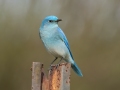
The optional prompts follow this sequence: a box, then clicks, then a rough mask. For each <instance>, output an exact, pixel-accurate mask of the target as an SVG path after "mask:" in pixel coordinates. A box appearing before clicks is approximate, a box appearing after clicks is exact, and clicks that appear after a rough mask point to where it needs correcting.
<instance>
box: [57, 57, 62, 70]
mask: <svg viewBox="0 0 120 90" xmlns="http://www.w3.org/2000/svg"><path fill="white" fill-rule="evenodd" d="M62 60H63V57H62V58H61V59H60V61H59V62H58V63H57V66H56V68H57V67H58V66H59V64H60V62H61V61H62Z"/></svg>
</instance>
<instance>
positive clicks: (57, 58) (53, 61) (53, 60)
mask: <svg viewBox="0 0 120 90" xmlns="http://www.w3.org/2000/svg"><path fill="white" fill-rule="evenodd" d="M57 59H58V57H56V58H55V59H54V60H53V61H52V62H51V64H50V68H49V70H51V65H52V64H53V63H54V62H55V61H56V60H57Z"/></svg>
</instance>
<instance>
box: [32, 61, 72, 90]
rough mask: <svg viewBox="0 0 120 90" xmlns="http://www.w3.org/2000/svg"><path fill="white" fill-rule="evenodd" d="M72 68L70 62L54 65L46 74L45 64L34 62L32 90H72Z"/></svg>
mask: <svg viewBox="0 0 120 90" xmlns="http://www.w3.org/2000/svg"><path fill="white" fill-rule="evenodd" d="M70 68H71V64H69V63H62V64H59V65H52V68H51V70H50V71H49V74H48V75H47V76H46V74H45V73H44V70H43V64H40V62H33V65H32V90H70Z"/></svg>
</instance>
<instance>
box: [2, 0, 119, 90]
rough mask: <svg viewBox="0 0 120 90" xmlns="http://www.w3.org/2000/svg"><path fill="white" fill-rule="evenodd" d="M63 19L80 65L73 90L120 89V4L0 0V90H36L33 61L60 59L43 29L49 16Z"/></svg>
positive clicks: (112, 0)
mask: <svg viewBox="0 0 120 90" xmlns="http://www.w3.org/2000/svg"><path fill="white" fill-rule="evenodd" d="M48 15H56V16H58V17H59V18H61V19H62V20H63V21H62V22H60V23H59V26H60V27H61V28H62V29H63V31H64V32H65V34H66V36H67V38H68V40H69V43H70V46H71V51H72V53H73V56H74V58H75V61H76V63H77V64H78V66H79V67H80V68H81V70H82V72H83V76H84V77H82V78H81V77H78V76H77V75H76V74H75V73H74V72H73V71H72V70H71V90H120V0H0V90H31V71H30V67H31V65H32V62H33V61H39V62H42V63H44V67H45V70H46V72H47V68H48V67H49V64H50V63H51V61H52V60H53V59H54V57H53V56H52V55H50V54H49V53H47V51H46V50H45V48H44V46H43V44H42V42H41V40H40V38H39V27H40V24H41V21H42V20H43V18H44V17H46V16H48Z"/></svg>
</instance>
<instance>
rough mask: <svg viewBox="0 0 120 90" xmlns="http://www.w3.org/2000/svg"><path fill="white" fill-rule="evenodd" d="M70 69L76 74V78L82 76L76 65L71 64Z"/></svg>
mask: <svg viewBox="0 0 120 90" xmlns="http://www.w3.org/2000/svg"><path fill="white" fill-rule="evenodd" d="M71 67H72V69H73V70H74V71H75V72H76V73H77V75H78V76H81V77H82V76H83V75H82V72H81V70H80V69H79V67H78V66H77V64H76V63H75V62H74V64H71Z"/></svg>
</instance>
